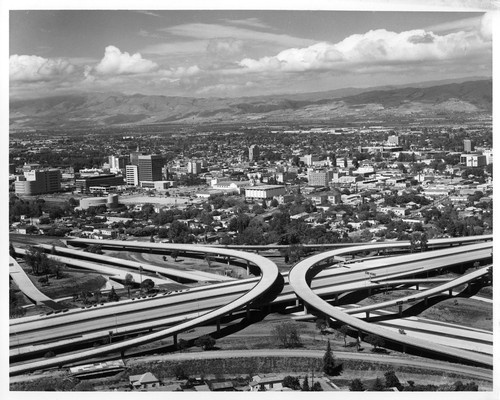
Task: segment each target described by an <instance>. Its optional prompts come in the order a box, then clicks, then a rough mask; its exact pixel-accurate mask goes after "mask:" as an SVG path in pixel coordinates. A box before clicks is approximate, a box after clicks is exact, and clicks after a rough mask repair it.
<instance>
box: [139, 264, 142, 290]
mask: <svg viewBox="0 0 500 400" xmlns="http://www.w3.org/2000/svg"><path fill="white" fill-rule="evenodd" d="M139 274H140V277H141V293H142V266H141V265H139Z"/></svg>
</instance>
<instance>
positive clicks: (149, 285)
mask: <svg viewBox="0 0 500 400" xmlns="http://www.w3.org/2000/svg"><path fill="white" fill-rule="evenodd" d="M154 287H155V283H154V282H153V280H152V279H149V278H148V279H144V280H143V281H142V283H141V288H142V289H144V290H145V291H146V293H149V292H150V291H151V289H153V288H154Z"/></svg>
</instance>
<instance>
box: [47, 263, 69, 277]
mask: <svg viewBox="0 0 500 400" xmlns="http://www.w3.org/2000/svg"><path fill="white" fill-rule="evenodd" d="M64 265H65V264H63V263H62V262H60V261H57V260H50V262H49V272H50V273H51V274H52V275H55V276H56V279H61V278H62V276H63V274H62V271H63V268H64Z"/></svg>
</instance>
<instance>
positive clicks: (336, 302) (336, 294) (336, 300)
mask: <svg viewBox="0 0 500 400" xmlns="http://www.w3.org/2000/svg"><path fill="white" fill-rule="evenodd" d="M338 303H339V295H338V293H335V303H334V305H337V304H338Z"/></svg>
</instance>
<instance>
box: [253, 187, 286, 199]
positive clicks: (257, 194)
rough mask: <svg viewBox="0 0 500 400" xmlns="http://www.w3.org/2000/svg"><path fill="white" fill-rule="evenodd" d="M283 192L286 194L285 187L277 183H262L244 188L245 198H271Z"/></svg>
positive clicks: (281, 194)
mask: <svg viewBox="0 0 500 400" xmlns="http://www.w3.org/2000/svg"><path fill="white" fill-rule="evenodd" d="M284 194H286V189H285V187H284V186H279V185H262V186H251V187H247V188H245V198H246V199H261V200H263V199H272V198H273V197H277V196H283V195H284Z"/></svg>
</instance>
